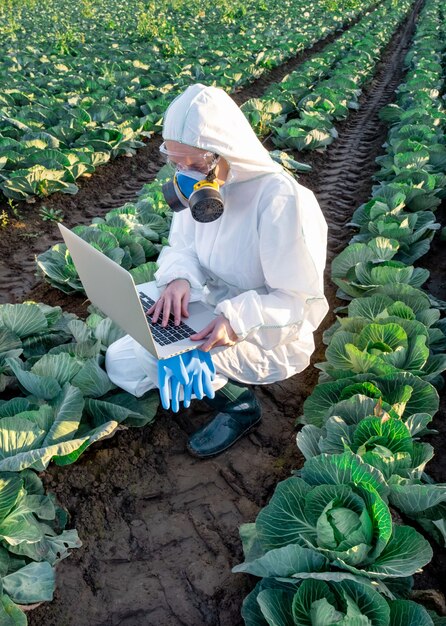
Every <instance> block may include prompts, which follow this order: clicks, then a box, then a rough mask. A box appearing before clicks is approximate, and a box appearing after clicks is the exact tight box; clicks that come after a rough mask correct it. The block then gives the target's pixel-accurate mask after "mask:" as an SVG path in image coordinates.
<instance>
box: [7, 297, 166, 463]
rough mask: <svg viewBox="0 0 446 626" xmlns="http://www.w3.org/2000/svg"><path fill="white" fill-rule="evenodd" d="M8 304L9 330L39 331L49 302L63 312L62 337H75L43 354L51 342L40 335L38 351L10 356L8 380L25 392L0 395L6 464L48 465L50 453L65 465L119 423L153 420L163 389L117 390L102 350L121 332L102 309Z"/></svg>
mask: <svg viewBox="0 0 446 626" xmlns="http://www.w3.org/2000/svg"><path fill="white" fill-rule="evenodd" d="M5 307H6V308H5V309H3V320H4V323H5V324H6V326H7V328H8V332H12V331H13V330H14V331H16V332H19V330H20V332H21V333H22V335H23V336H24V337H25V338H26V337H28V338H29V337H33V338H34V339H36V335H32V334H31V333H32V332H33V331H36V330H37V331H39V330H40V329H41V324H44V323H45V324H46V317H45V315H44V314H43V313H42V310H43V311H45V313H46V315H47V317H49V318H51V319H53V321H54V322H55V321H56V320H59V322H60V331H61V332H62V330H63V339H64V340H66V339H67V338H68V336H70V337H71V341H70V342H66V343H63V344H59V345H54V346H53V347H51V348H49V350H48V351H47V352H46V353H45V354H43V355H41V354H40V352H41V349H42V346H45V342H44V341H43V342H42V340H40V341H39V342H38V343H37V341H34V342H33V346H34V348H35V350H34V351H33V352H32V353H33V356H29V358H27V359H26V360H22V358H21V357H22V354H20V351H19V350H17V351H15V352H14V353H13V354H10V356H7V357H6V358H5V359H4V365H5V368H7V371H8V373H9V383H10V387H11V389H12V388H13V386H14V384H15V386H16V387H18V390H19V391H20V392H21V395H18V396H17V397H15V398H11V399H10V400H8V401H6V400H0V470H2V471H19V470H22V469H25V468H33V469H37V470H43V469H45V467H46V466H47V465H48V463H49V462H50V461H51V460H52V459H53V460H54V461H55V462H56V463H58V464H60V465H64V464H68V463H72V462H74V461H75V460H76V459H77V458H78V457H79V455H80V454H81V453H82V452H83V451H84V450H85V449H86V448H87V447H88V446H89V445H91V444H92V443H94V442H95V441H98V440H99V439H101V438H103V437H106V436H109V435H110V434H112V433H113V432H114V431H115V430H116V428H117V427H118V425H120V424H124V423H125V425H127V426H143V425H145V424H147V423H149V422H151V421H153V419H154V417H155V414H156V411H157V408H158V398H157V394H156V393H153V392H149V393H148V394H147V395H146V396H144V397H143V398H141V399H136V398H134V397H133V396H131V395H130V394H127V393H125V392H122V393H115V386H114V385H113V383H112V382H111V381H110V379H109V378H108V376H107V374H106V372H105V370H104V369H103V362H104V356H103V353H104V352H105V350H106V348H107V346H108V345H109V344H110V343H112V342H113V341H115V340H116V339H118V338H119V337H120V336H122V334H123V333H122V331H121V330H120V329H119V328H118V327H117V326H116V325H115V324H113V323H112V322H111V320H109V319H108V318H103V317H101V316H100V315H98V314H97V313H92V314H91V315H90V316H89V318H87V321H86V322H82V321H81V320H78V319H75V316H71V317H70V318H69V320H68V319H62V320H61V319H60V310H58V309H56V310H54V311H53V314H54V315H53V316H52V311H51V307H47V308H45V307H43V308H42V310H41V308H39V306H37V305H5ZM0 313H1V310H0ZM73 318H74V319H73ZM9 328H11V329H12V330H11V331H9ZM59 339H60V337H59ZM47 343H48V345H50V342H47ZM37 348H39V349H37Z"/></svg>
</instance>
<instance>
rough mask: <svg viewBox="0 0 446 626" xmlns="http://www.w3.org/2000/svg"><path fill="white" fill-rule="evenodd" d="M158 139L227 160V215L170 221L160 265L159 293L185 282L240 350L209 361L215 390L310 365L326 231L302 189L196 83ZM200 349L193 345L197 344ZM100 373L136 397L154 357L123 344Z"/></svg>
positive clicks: (224, 100) (147, 383)
mask: <svg viewBox="0 0 446 626" xmlns="http://www.w3.org/2000/svg"><path fill="white" fill-rule="evenodd" d="M163 137H164V139H166V140H171V141H176V142H180V143H182V144H186V145H189V146H194V147H196V148H201V149H203V150H209V151H212V152H215V153H217V154H219V155H221V156H222V157H224V158H225V159H226V161H227V162H228V164H229V166H230V170H229V175H228V178H227V180H226V182H225V184H224V185H223V186H222V187H221V190H220V191H221V195H222V198H223V201H224V207H225V208H224V213H223V215H222V216H221V217H220V218H219V219H218V220H216V221H214V222H208V223H198V222H196V221H195V220H194V219H193V218H192V215H191V212H190V210H189V209H186V210H184V211H181V212H180V213H176V214H175V215H174V217H173V221H172V227H171V231H170V236H169V242H170V246H169V247H165V248H164V249H163V250H162V252H161V254H160V256H159V259H158V263H159V269H158V271H157V273H156V275H155V278H156V281H157V284H158V286H165V285H167V284H168V283H169V282H171V281H172V280H174V279H176V278H186V279H187V280H188V281H189V282H190V284H191V286H192V288H193V293H197V290H198V292H201V293H202V294H203V297H204V299H205V300H206V301H207V302H208V303H210V304H212V305H214V306H215V307H216V308H215V311H216V313H218V314H223V315H224V316H225V317H226V318H227V319H228V320H229V322H230V324H231V326H232V328H233V329H234V331H235V333H236V334H237V335H238V337H239V338H240V342H239V343H236V344H235V345H234V346H231V347H228V348H226V349H225V350H223V351H220V352H218V353H216V354H213V361H214V363H215V365H216V368H217V372H218V373H220V374H222V375H223V376H220V377H219V378H218V380H217V382H216V384H215V387H216V388H218V387H221V386H222V385H223V384H224V383H225V382H226V378H225V377H228V378H231V379H233V380H237V381H240V382H244V383H248V384H250V383H253V384H266V383H273V382H275V381H279V380H284V379H285V378H288V377H289V376H292V375H293V374H296V373H297V372H300V371H302V370H303V369H305V368H306V367H307V365H308V364H309V361H310V355H311V353H312V352H313V350H314V341H313V331H314V330H315V329H316V328H317V327H318V325H319V324H320V322H321V320H322V319H323V318H324V316H325V315H326V313H327V311H328V305H327V301H326V299H325V297H324V293H323V271H324V267H325V257H326V244H327V225H326V222H325V219H324V217H323V215H322V212H321V210H320V207H319V205H318V203H317V201H316V199H315V197H314V195H313V193H312V192H311V191H310V190H308V189H307V188H305V187H303V186H302V185H299V184H298V183H297V182H296V181H295V180H294V179H293V178H292V177H291V176H290V175H289V174H288V173H286V172H285V171H284V170H283V168H282V167H281V166H280V165H279V164H277V163H276V162H274V161H273V160H272V159H271V157H270V156H269V153H268V151H267V150H266V149H265V148H264V147H263V146H262V144H261V143H260V141H259V140H258V139H257V137H256V135H255V133H254V132H253V130H252V128H251V126H250V125H249V123H248V121H247V120H246V118H245V116H244V115H243V113H242V112H241V110H240V109H239V108H238V106H237V105H236V104H235V103H234V101H233V100H232V99H231V98H230V97H229V96H228V95H227V94H226V93H225V92H224V91H222V90H220V89H218V88H216V87H205V86H204V85H200V84H197V85H193V86H191V87H189V88H188V89H186V91H185V92H184V93H183V94H182V95H180V96H178V97H177V98H176V99H175V100H174V101H173V102H172V103H171V105H170V106H169V108H168V109H167V112H166V115H165V121H164V128H163ZM200 343H202V342H199V343H198V344H197V345H200ZM106 366H107V371H108V373H109V376H110V378H111V379H112V380H113V382H115V383H116V384H117V385H118V386H120V387H123V388H124V389H126V390H127V391H129V392H131V393H134V394H135V395H141V394H142V393H144V392H145V391H147V390H148V389H150V388H153V387H154V386H155V384H156V381H157V374H156V359H155V358H154V357H152V356H151V355H150V354H149V353H148V352H147V351H146V350H145V349H144V348H142V347H141V346H139V345H138V344H137V343H136V342H135V341H134V340H133V339H131V338H130V337H128V336H127V337H125V338H123V339H121V340H119V341H118V342H116V343H115V344H113V345H112V346H110V348H109V350H108V352H107V359H106Z"/></svg>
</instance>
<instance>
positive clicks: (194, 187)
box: [160, 143, 224, 223]
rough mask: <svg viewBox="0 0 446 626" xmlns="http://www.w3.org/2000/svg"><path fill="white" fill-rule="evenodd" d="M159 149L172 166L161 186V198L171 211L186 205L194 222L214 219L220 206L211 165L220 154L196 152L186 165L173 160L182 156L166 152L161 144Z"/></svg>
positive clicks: (213, 168)
mask: <svg viewBox="0 0 446 626" xmlns="http://www.w3.org/2000/svg"><path fill="white" fill-rule="evenodd" d="M160 152H161V154H162V155H163V156H164V157H165V158H166V160H167V161H168V162H170V163H172V165H174V166H175V167H176V171H175V174H174V176H173V179H172V180H170V181H168V182H167V183H164V185H163V186H162V191H163V195H164V198H165V200H166V202H167V204H168V205H169V207H170V208H171V209H172V211H175V212H179V211H183V210H184V209H187V208H190V211H191V213H192V217H193V218H194V220H196V221H197V222H201V223H206V222H214V221H215V220H218V218H219V217H220V216H221V215H222V214H223V209H224V205H223V199H222V197H221V194H220V189H219V185H218V183H217V181H216V180H215V168H216V165H217V163H218V160H219V158H220V157H219V156H218V155H216V154H214V153H213V152H204V153H197V155H196V156H194V158H191V165H190V166H189V165H180V164H179V162H178V160H177V159H179V158H182V157H183V155H182V154H181V153H178V154H176V153H173V152H172V151H167V149H166V147H165V144H164V143H163V144H162V145H161V147H160ZM183 160H184V159H183Z"/></svg>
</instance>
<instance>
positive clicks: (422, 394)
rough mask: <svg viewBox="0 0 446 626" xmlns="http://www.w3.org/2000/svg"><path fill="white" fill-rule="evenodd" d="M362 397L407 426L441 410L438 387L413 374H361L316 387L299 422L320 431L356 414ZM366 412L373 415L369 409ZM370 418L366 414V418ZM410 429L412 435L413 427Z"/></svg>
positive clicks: (306, 402) (306, 401)
mask: <svg viewBox="0 0 446 626" xmlns="http://www.w3.org/2000/svg"><path fill="white" fill-rule="evenodd" d="M359 396H366V397H367V398H372V399H375V400H380V402H382V407H383V409H384V410H385V411H386V412H388V413H389V414H391V415H394V416H395V415H396V416H399V417H401V418H402V419H403V421H404V422H405V423H406V424H408V423H418V421H419V419H420V418H419V417H417V416H419V415H420V414H421V415H423V416H424V415H426V414H428V415H430V416H433V415H435V413H436V412H437V411H438V406H439V398H438V393H437V391H436V390H435V387H433V386H432V385H431V384H430V383H429V382H427V381H425V380H422V379H421V378H419V377H418V376H414V375H413V374H410V373H409V372H399V373H395V374H389V375H385V376H374V375H370V374H358V375H357V376H354V377H349V378H343V379H341V380H336V381H332V382H327V383H320V384H318V385H316V387H315V388H314V390H313V393H312V394H311V395H310V396H309V397H308V398H307V399H306V400H305V402H304V414H303V415H302V416H301V417H299V418H298V422H299V423H301V424H313V425H314V426H319V427H320V426H323V425H324V424H325V422H326V420H327V419H328V418H329V417H330V416H331V415H339V416H341V417H343V416H344V414H345V411H347V412H348V413H352V414H354V413H355V412H356V411H357V410H358V407H357V404H358V403H361V402H362V401H363V400H362V398H359ZM363 410H364V411H369V406H367V405H366V408H365V409H363ZM392 412H393V413H392ZM368 414H370V413H367V412H365V413H364V414H363V416H364V417H365V416H366V415H368ZM352 419H355V418H354V417H352ZM422 419H423V421H424V419H425V418H424V417H423V418H422ZM409 428H410V429H411V432H412V427H411V426H410V427H409Z"/></svg>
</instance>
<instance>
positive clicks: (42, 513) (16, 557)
mask: <svg viewBox="0 0 446 626" xmlns="http://www.w3.org/2000/svg"><path fill="white" fill-rule="evenodd" d="M66 522H67V516H66V513H65V511H63V509H61V508H60V507H58V506H57V505H55V503H54V498H53V497H52V496H51V495H45V493H44V489H43V485H42V482H41V480H40V479H39V478H38V476H37V475H36V474H35V473H34V472H31V471H23V472H20V473H11V472H0V623H1V624H12V625H18V626H22V625H23V624H26V623H27V621H26V617H25V616H24V614H23V613H22V612H21V611H20V609H19V607H17V605H16V603H17V604H32V603H34V602H41V601H47V600H52V597H53V592H54V588H55V573H54V566H55V565H56V564H57V563H58V562H59V561H61V560H62V559H64V558H66V557H67V556H68V555H69V549H70V548H77V547H79V546H80V545H81V542H80V540H79V538H78V535H77V532H76V530H64V527H65V525H66Z"/></svg>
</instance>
